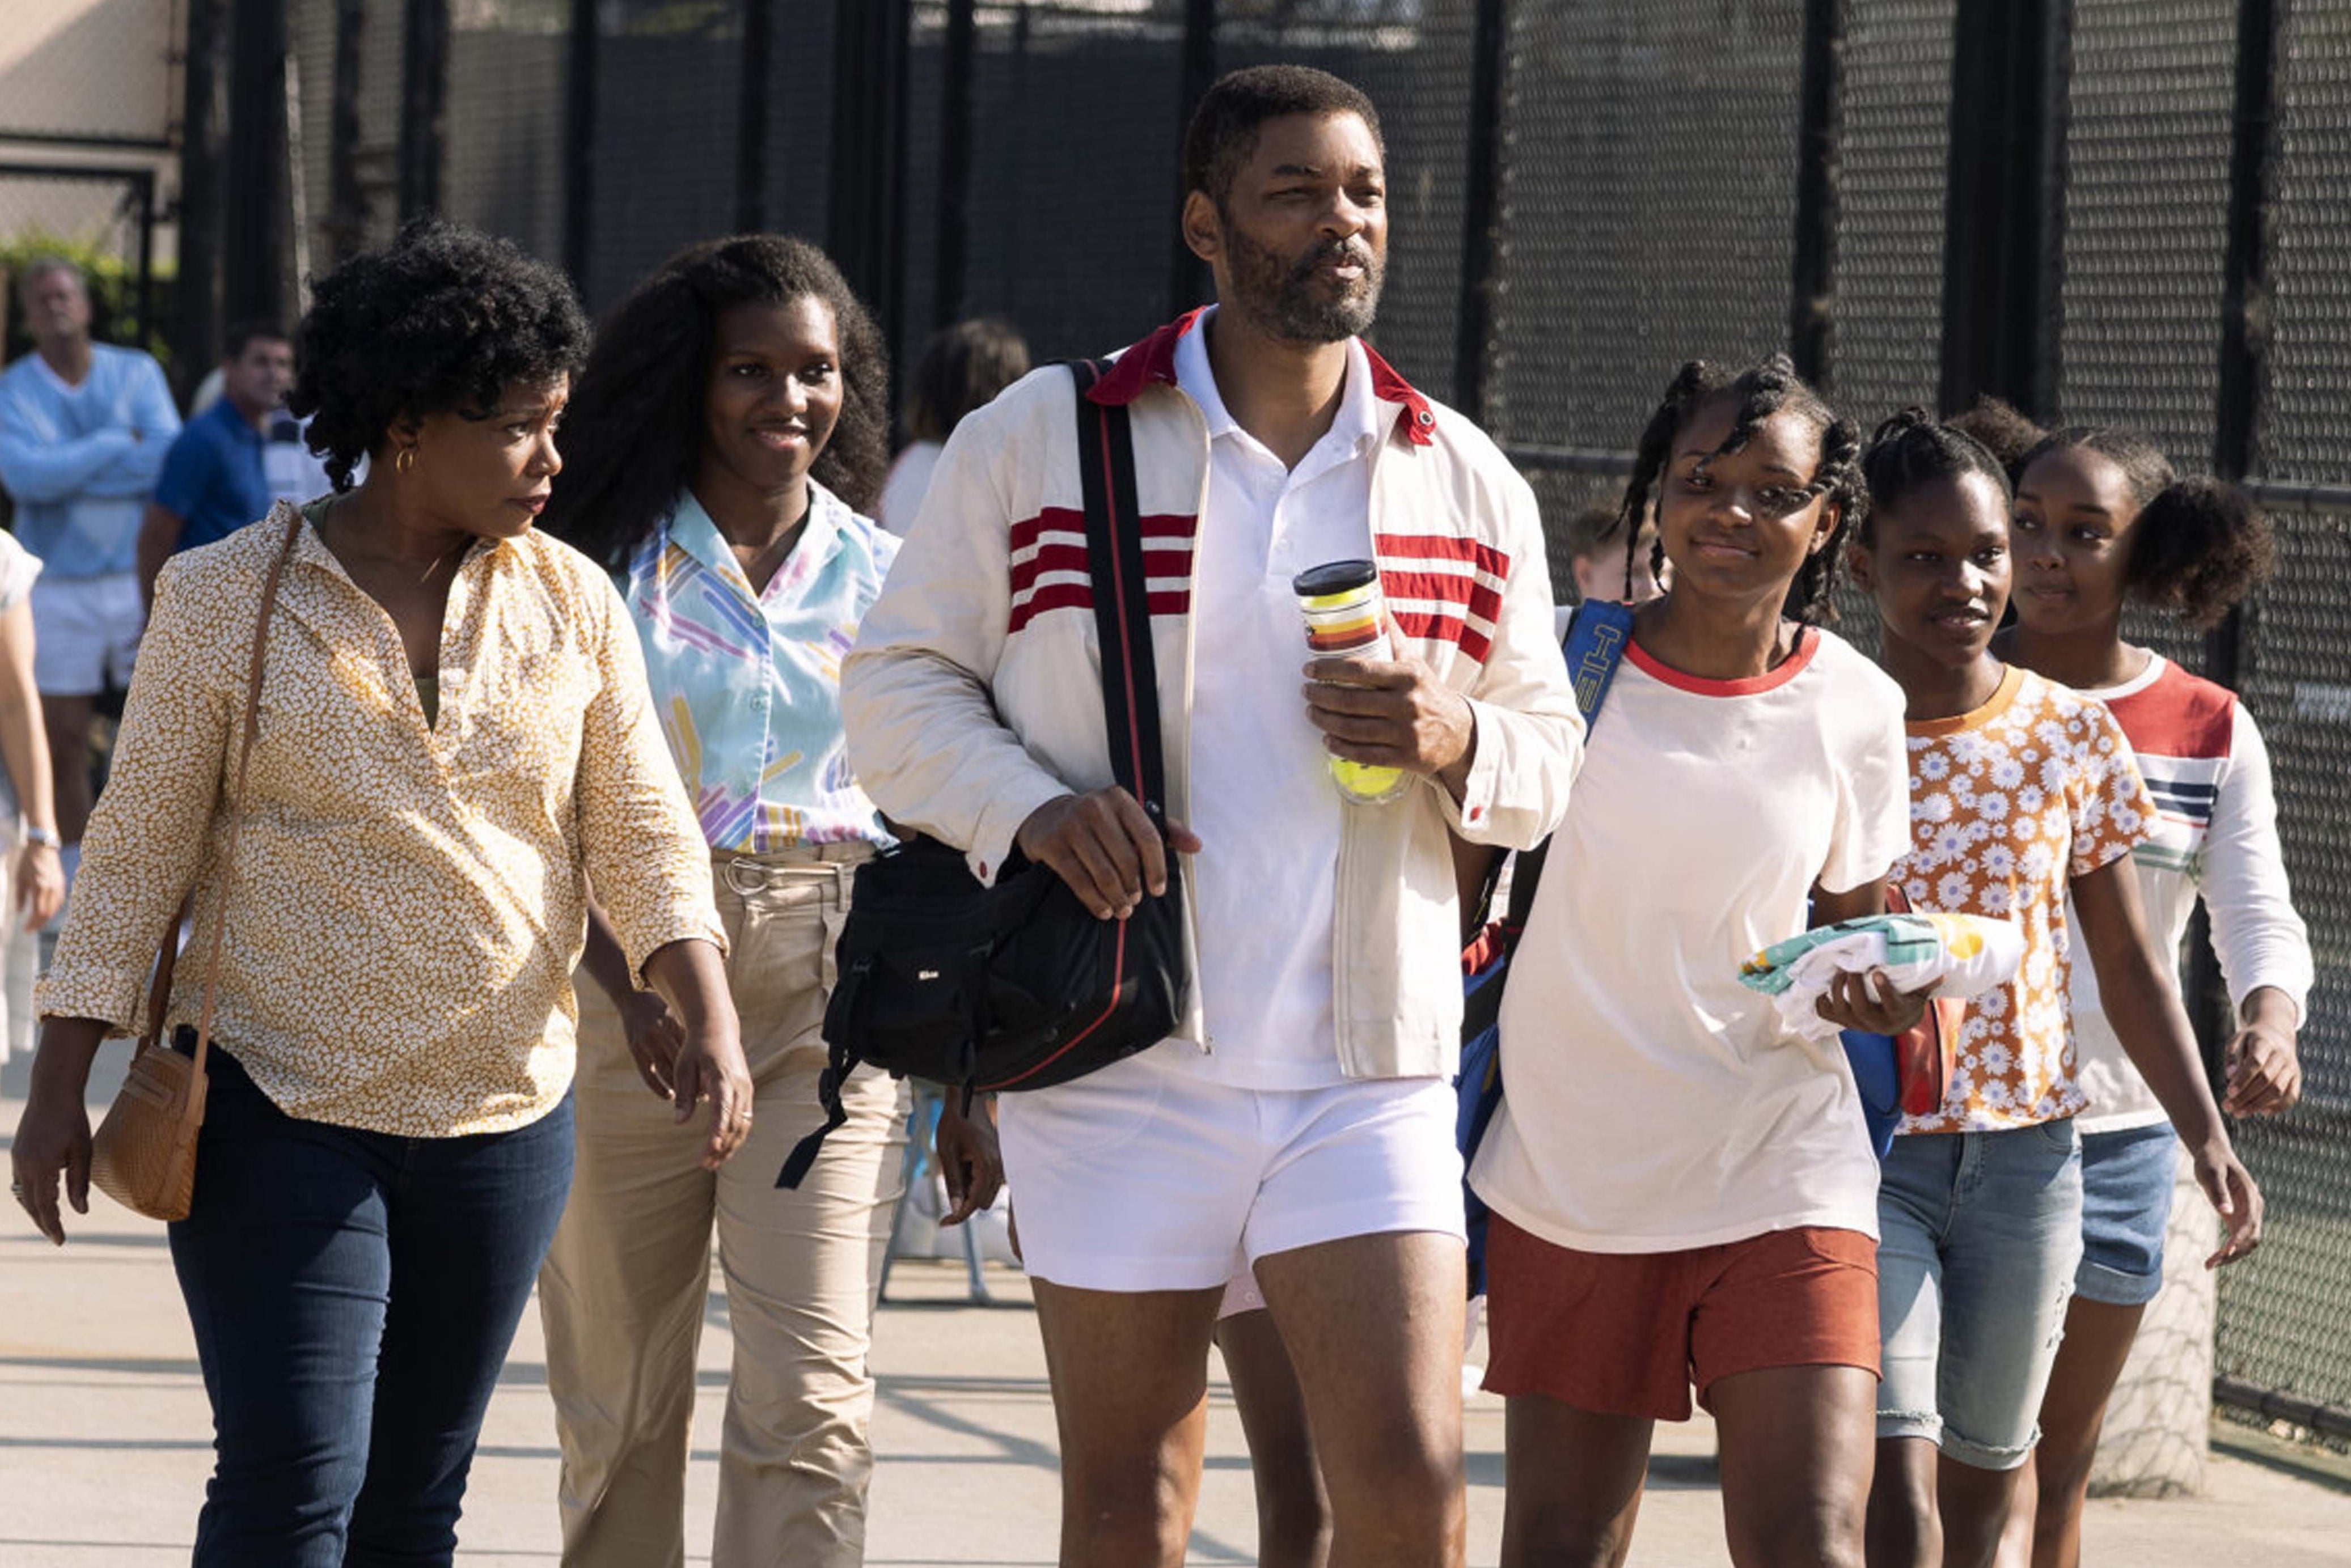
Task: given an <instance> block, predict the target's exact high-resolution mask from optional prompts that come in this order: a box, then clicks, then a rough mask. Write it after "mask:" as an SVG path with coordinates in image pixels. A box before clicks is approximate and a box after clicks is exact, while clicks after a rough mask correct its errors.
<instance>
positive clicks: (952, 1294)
mask: <svg viewBox="0 0 2351 1568" xmlns="http://www.w3.org/2000/svg"><path fill="white" fill-rule="evenodd" d="M109 1059H110V1062H111V1063H114V1064H119V1062H120V1050H119V1048H110V1052H109ZM25 1066H26V1064H25V1063H24V1062H23V1061H22V1060H21V1059H18V1060H16V1061H12V1062H10V1063H9V1064H7V1065H6V1066H5V1068H0V1127H6V1128H13V1127H15V1125H16V1114H17V1112H18V1111H19V1110H20V1109H21V1108H22V1105H23V1098H22V1097H23V1095H24V1088H25ZM92 1087H93V1093H94V1094H95V1095H98V1096H103V1095H105V1094H108V1093H110V1091H111V1089H112V1083H111V1080H110V1079H109V1080H107V1081H104V1082H101V1083H99V1084H96V1085H93V1086H92ZM94 1203H95V1209H96V1211H95V1212H93V1213H92V1214H91V1215H90V1216H89V1219H87V1220H81V1221H80V1222H79V1223H78V1224H77V1225H75V1226H74V1227H73V1237H74V1239H73V1241H72V1243H71V1244H70V1245H69V1246H68V1247H67V1248H66V1249H65V1250H64V1251H57V1250H55V1249H52V1248H51V1247H49V1246H48V1244H47V1242H45V1241H41V1240H40V1239H39V1238H38V1237H37V1236H36V1235H35V1234H34V1233H33V1231H32V1229H31V1227H30V1225H29V1224H28V1223H26V1221H25V1220H23V1218H22V1217H21V1216H20V1215H18V1214H17V1213H16V1212H15V1211H14V1210H13V1209H11V1210H9V1211H8V1212H7V1213H6V1214H5V1215H0V1564H5V1565H6V1568H98V1565H99V1564H103V1565H105V1568H161V1565H162V1564H166V1563H185V1562H186V1561H187V1546H186V1542H187V1541H188V1539H189V1534H190V1531H191V1528H192V1525H193V1520H194V1517H195V1511H196V1507H197V1504H198V1502H199V1501H200V1500H201V1498H202V1495H203V1490H204V1477H205V1475H206V1473H207V1471H208V1469H209V1468H210V1458H211V1456H210V1444H209V1432H208V1423H207V1420H206V1416H205V1409H204V1386H203V1382H202V1380H201V1378H200V1377H199V1376H198V1375H197V1370H196V1363H195V1351H194V1347H193V1344H192V1343H191V1341H190V1339H189V1335H188V1327H187V1320H186V1318H185V1316H184V1314H183V1312H182V1309H181V1305H180V1298H179V1293H178V1290H177V1288H176V1286H175V1285H174V1284H173V1282H172V1270H171V1261H170V1258H169V1255H168V1254H167V1253H166V1251H165V1250H164V1246H163V1233H162V1227H160V1226H157V1225H152V1224H150V1223H148V1222H147V1221H145V1220H140V1219H138V1218H136V1217H135V1216H133V1215H131V1214H129V1213H126V1212H125V1211H123V1210H120V1209H116V1208H114V1207H113V1206H112V1205H110V1204H109V1203H107V1202H106V1200H105V1199H102V1198H100V1199H95V1200H94ZM988 1282H989V1286H990V1289H991V1291H992V1292H993V1293H994V1294H995V1296H996V1298H997V1302H998V1304H997V1305H995V1306H992V1307H980V1306H973V1305H970V1304H968V1303H967V1302H966V1301H965V1299H964V1294H965V1281H964V1274H963V1271H962V1269H961V1267H960V1265H951V1264H947V1263H930V1262H902V1263H901V1264H899V1265H898V1268H897V1270H896V1272H894V1273H893V1276H892V1280H891V1298H892V1299H891V1302H890V1303H888V1304H886V1305H885V1306H884V1307H883V1312H882V1317H881V1323H880V1326H879V1329H878V1331H877V1335H876V1345H875V1349H874V1357H873V1361H874V1366H875V1368H876V1371H877V1373H878V1375H879V1377H880V1380H881V1399H880V1406H879V1408H878V1409H877V1411H876V1413H875V1416H874V1422H873V1435H874V1441H875V1445H876V1447H877V1449H879V1453H880V1463H879V1465H878V1468H877V1473H876V1476H875V1480H874V1483H873V1498H872V1529H871V1535H870V1539H869V1542H868V1546H869V1551H868V1561H869V1562H870V1563H873V1564H875V1565H876V1568H918V1565H922V1568H927V1565H931V1564H938V1565H941V1568H946V1565H958V1568H959V1565H965V1564H977V1565H983V1568H1014V1565H1023V1568H1025V1565H1029V1564H1038V1565H1050V1563H1052V1562H1053V1552H1054V1544H1055V1540H1056V1534H1057V1517H1058V1514H1057V1494H1056V1488H1055V1464H1056V1444H1055V1438H1054V1432H1053V1413H1052V1406H1051V1402H1050V1398H1049V1397H1048V1396H1047V1393H1046V1387H1045V1374H1044V1361H1043V1357H1042V1355H1041V1354H1040V1351H1039V1348H1038V1344H1037V1327H1036V1323H1035V1319H1034V1317H1033V1315H1032V1314H1031V1313H1030V1311H1029V1305H1028V1292H1027V1290H1026V1288H1025V1286H1024V1283H1023V1282H1022V1281H1021V1280H1020V1278H1019V1275H1018V1274H1016V1273H1013V1272H1010V1271H1008V1270H1003V1269H991V1270H990V1271H989V1276H988ZM730 1352H731V1345H730V1342H729V1337H728V1334H727V1332H726V1302H725V1297H724V1294H723V1292H722V1291H721V1289H720V1287H719V1285H718V1283H717V1282H716V1280H714V1282H713V1286H712V1296H711V1304H710V1311H709V1326H708V1329H707V1332H706V1333H705V1335H704V1339H703V1348H702V1368H703V1370H702V1373H701V1399H700V1406H699V1411H698V1417H697V1426H696V1439H695V1449H694V1459H693V1473H692V1478H691V1484H690V1486H689V1490H688V1494H687V1497H688V1521H687V1535H686V1539H687V1558H688V1561H690V1562H695V1563H706V1562H708V1561H709V1558H708V1555H707V1553H708V1550H709V1536H710V1517H711V1510H712V1508H713V1507H714V1505H715V1499H716V1484H717V1465H716V1432H717V1427H718V1414H719V1407H720V1401H721V1399H722V1397H723V1396H724V1393H725V1387H726V1370H725V1369H726V1364H727V1359H728V1356H729V1355H730ZM545 1366H546V1362H545V1352H544V1349H543V1347H542V1345H541V1343H540V1339H539V1334H538V1316H537V1314H536V1313H535V1312H534V1313H532V1314H528V1315H527V1316H526V1318H525V1321H524V1325H523V1330H522V1333H521V1335H520V1336H519V1337H518V1338H517V1341H516V1344H515V1346H514V1351H513V1355H512V1356H511V1357H510V1359H509V1360H508V1362H507V1371H506V1376H505V1379H504V1382H503V1384H502V1386H500V1388H499V1390H498V1394H497V1397H496V1401H495V1402H494V1403H493V1404H492V1406H491V1409H490V1417H489V1421H488V1424H487V1426H486V1428H485V1430H484V1432H483V1437H482V1448H481V1453H480V1456H479V1458H478V1459H476V1460H475V1466H474V1473H473V1481H472V1486H471V1490H470V1491H469V1493H468V1496H467V1498H466V1509H465V1523H464V1525H463V1526H462V1528H461V1534H462V1538H463V1540H464V1542H465V1544H464V1548H463V1549H462V1550H461V1551H460V1552H458V1561H459V1562H461V1563H466V1564H469V1565H476V1568H493V1565H496V1568H524V1565H526V1564H544V1563H553V1562H555V1561H556V1559H557V1543H558V1534H557V1524H556V1517H555V1503H554V1498H555V1481H556V1468H557V1459H556V1449H555V1434H554V1421H553V1416H552V1413H551V1407H550V1406H549V1402H548V1397H547V1391H546V1378H545ZM1467 1430H1468V1448H1469V1459H1468V1476H1469V1520H1470V1536H1469V1540H1470V1550H1469V1560H1470V1562H1471V1563H1486V1564H1490V1563H1493V1562H1494V1561H1495V1559H1496V1555H1497V1552H1498V1548H1499V1541H1500V1535H1501V1503H1502V1455H1501V1448H1502V1415H1501V1407H1500V1404H1499V1401H1497V1400H1494V1399H1492V1398H1489V1397H1485V1396H1477V1397H1472V1398H1471V1399H1470V1400H1469V1402H1468V1425H1467ZM1710 1453H1711V1441H1710V1434H1709V1432H1708V1429H1707V1428H1706V1426H1705V1424H1704V1423H1703V1422H1698V1423H1693V1424H1692V1425H1691V1426H1689V1427H1685V1428H1665V1429H1662V1430H1661V1436H1660V1439H1659V1445H1658V1455H1657V1459H1656V1463H1655V1464H1654V1465H1653V1467H1652V1470H1651V1479H1650V1484H1651V1492H1650V1496H1649V1497H1648V1499H1647V1500H1646V1501H1645V1502H1644V1504H1643V1506H1642V1510H1641V1524H1640V1534H1639V1537H1638V1540H1637V1541H1636V1542H1635V1548H1634V1554H1633V1555H1634V1560H1635V1562H1636V1563H1656V1564H1665V1565H1671V1568H1684V1565H1689V1568H1713V1565H1717V1564H1727V1563H1728V1562H1729V1558H1728V1556H1727V1554H1726V1553H1725V1552H1724V1549H1723V1544H1722V1528H1721V1520H1720V1510H1719V1501H1718V1498H1717V1495H1716V1491H1715V1473H1714V1466H1713V1461H1712V1459H1711V1458H1710V1457H1709V1456H1710ZM2210 1479H2211V1494H2210V1496H2208V1497H2206V1498H2204V1499H2201V1500H2199V1501H2189V1502H2132V1503H2123V1502H2099V1503H2095V1504H2094V1505H2093V1507H2092V1516H2091V1520H2090V1524H2089V1538H2088V1542H2087V1552H2086V1556H2087V1558H2088V1560H2089V1561H2091V1562H2094V1563H2139V1564H2162V1563H2179V1564H2182V1565H2186V1564H2195V1565H2197V1568H2205V1565H2207V1564H2210V1563H2260V1564H2261V1565H2262V1568H2304V1565H2308V1568H2319V1565H2320V1564H2326V1565H2328V1568H2333V1565H2335V1564H2339V1563H2342V1562H2343V1561H2344V1552H2345V1546H2344V1542H2346V1541H2351V1496H2346V1495H2345V1494H2344V1493H2342V1492H2339V1491H2336V1490H2329V1489H2327V1488H2325V1487H2321V1486H2317V1485H2314V1484H2311V1483H2309V1482H2307V1481H2304V1480H2297V1479H2295V1478H2294V1477H2292V1476H2290V1475H2287V1474H2283V1473H2281V1472H2279V1471H2278V1470H2275V1469H2269V1468H2266V1467H2262V1466H2257V1465H2252V1464H2248V1463H2244V1462H2241V1461H2240V1460H2236V1459H2228V1458H2223V1457H2216V1459H2215V1460H2214V1463H2213V1466H2212V1469H2211V1478H2210ZM1254 1517H1255V1514H1254V1504H1253V1501H1252V1496H1251V1491H1250V1486H1249V1461H1248V1457H1247V1453H1246V1450H1245V1449H1244V1448H1243V1447H1242V1443H1241V1438H1240V1427H1239V1423H1238V1420H1237V1419H1236V1418H1235V1417H1234V1415H1233V1411H1232V1402H1231V1399H1230V1397H1229V1396H1228V1392H1227V1390H1226V1388H1225V1387H1224V1386H1223V1384H1222V1383H1221V1382H1218V1383H1217V1384H1216V1385H1215V1386H1214V1387H1213V1389H1212V1391H1211V1397H1210V1411H1209V1429H1208V1459H1207V1479H1206V1481H1205V1483H1204V1485H1203V1487H1202V1490H1201V1501H1200V1513H1199V1519H1198V1521H1197V1525H1196V1529H1195V1531H1194V1533H1193V1538H1192V1552H1191V1559H1192V1561H1193V1562H1195V1563H1203V1564H1213V1563H1249V1562H1253V1561H1254V1560H1255V1556H1256V1552H1255V1539H1256V1538H1255V1529H1256V1526H1255V1522H1254Z"/></svg>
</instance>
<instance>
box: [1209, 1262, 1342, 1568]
mask: <svg viewBox="0 0 2351 1568" xmlns="http://www.w3.org/2000/svg"><path fill="white" fill-rule="evenodd" d="M1217 1349H1218V1350H1220V1351H1222V1352H1223V1353H1224V1357H1225V1373H1226V1376H1228V1377H1230V1378H1231V1379H1232V1384H1233V1406H1234V1407H1235V1409H1236V1410H1238V1413H1239V1415H1240V1418H1241V1431H1242V1433H1243V1435H1245V1436H1246V1437H1247V1438H1248V1439H1249V1472H1250V1474H1251V1475H1252V1476H1253V1477H1254V1478H1255V1480H1256V1481H1257V1555H1258V1563H1259V1568H1328V1564H1329V1563H1330V1561H1331V1498H1330V1494H1329V1493H1328V1492H1327V1491H1326V1490H1324V1489H1323V1486H1322V1463H1321V1461H1320V1460H1319V1459H1317V1458H1316V1457H1315V1453H1314V1436H1313V1433H1312V1432H1311V1430H1310V1429H1309V1428H1308V1426H1307V1421H1306V1398H1305V1396H1304V1395H1302V1394H1301V1393H1300V1391H1299V1387H1298V1372H1297V1369H1296V1368H1294V1367H1293V1366H1290V1351H1289V1348H1288V1347H1287V1346H1285V1345H1283V1344H1282V1342H1281V1331H1280V1329H1278V1328H1276V1327H1275V1326H1274V1324H1273V1314H1271V1313H1270V1312H1267V1311H1265V1310H1263V1309H1262V1308H1260V1309H1259V1310H1256V1311H1253V1312H1242V1313H1235V1314H1232V1315H1231V1316H1229V1317H1226V1318H1221V1319H1219V1320H1218V1321H1217Z"/></svg>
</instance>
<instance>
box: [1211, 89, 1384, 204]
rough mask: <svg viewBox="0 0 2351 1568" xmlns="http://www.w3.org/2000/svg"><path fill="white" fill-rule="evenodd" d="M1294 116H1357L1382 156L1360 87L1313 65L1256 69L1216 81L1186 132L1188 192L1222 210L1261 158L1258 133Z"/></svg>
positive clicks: (1376, 122) (1372, 113)
mask: <svg viewBox="0 0 2351 1568" xmlns="http://www.w3.org/2000/svg"><path fill="white" fill-rule="evenodd" d="M1291 114H1311V115H1329V114H1352V115H1354V116H1356V117H1357V118H1358V119H1361V120H1363V122H1364V125H1366V126H1367V127H1369V128H1370V130H1371V132H1372V140H1374V142H1377V143H1379V145H1380V149H1381V151H1382V152H1383V153H1384V152H1385V151H1386V150H1387V144H1386V142H1385V141H1384V140H1383V139H1382V137H1381V135H1380V112H1379V110H1377V109H1374V108H1373V107H1372V100H1371V99H1368V98H1366V97H1364V91H1363V89H1362V88H1358V87H1356V86H1355V85H1354V84H1353V83H1352V82H1346V81H1342V80H1340V79H1339V78H1337V77H1334V76H1332V74H1331V73H1330V72H1328V71H1318V70H1316V69H1315V68H1314V67H1311V66H1251V67H1249V68H1248V69H1247V70H1239V71H1231V72H1228V73H1227V74H1226V75H1224V76H1222V77H1220V78H1217V85H1216V86H1214V87H1212V88H1209V89H1208V90H1207V94H1206V95H1205V96H1203V97H1202V98H1201V99H1200V107H1199V108H1197V109H1194V110H1193V111H1192V124H1191V126H1190V128H1189V129H1188V130H1186V131H1185V132H1184V189H1185V191H1186V193H1189V192H1194V191H1204V192H1207V196H1208V200H1210V201H1211V202H1215V203H1216V204H1217V207H1218V209H1219V210H1221V209H1222V208H1223V206H1224V204H1225V202H1226V199H1227V198H1228V197H1229V196H1230V195H1231V194H1232V191H1233V180H1234V178H1235V176H1237V175H1238V174H1239V173H1240V171H1241V170H1242V168H1243V167H1244V166H1246V165H1247V164H1248V162H1249V160H1250V159H1251V158H1253V157H1255V156H1256V155H1257V137H1258V130H1259V128H1260V127H1262V126H1263V125H1264V124H1265V122H1266V121H1267V120H1269V119H1281V118H1282V117H1283V116H1285V115H1291Z"/></svg>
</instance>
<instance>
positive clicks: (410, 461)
mask: <svg viewBox="0 0 2351 1568" xmlns="http://www.w3.org/2000/svg"><path fill="white" fill-rule="evenodd" d="M392 468H393V469H394V470H395V471H397V472H401V473H413V472H416V449H415V448H414V447H413V446H404V447H402V448H401V449H400V451H399V452H397V453H395V454H394V455H393V457H392Z"/></svg>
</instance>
